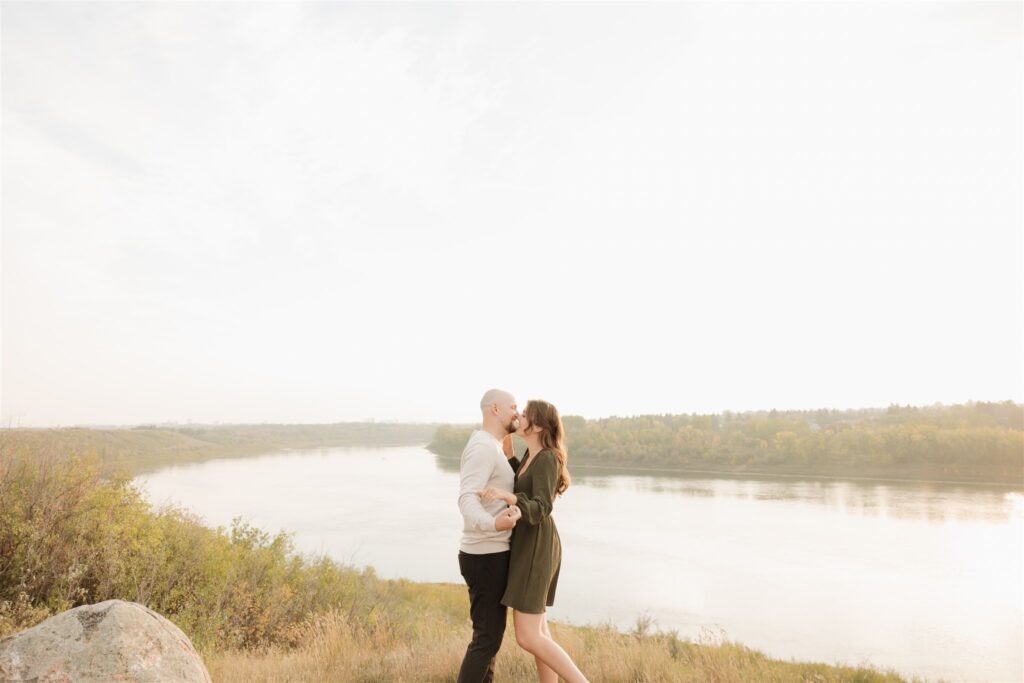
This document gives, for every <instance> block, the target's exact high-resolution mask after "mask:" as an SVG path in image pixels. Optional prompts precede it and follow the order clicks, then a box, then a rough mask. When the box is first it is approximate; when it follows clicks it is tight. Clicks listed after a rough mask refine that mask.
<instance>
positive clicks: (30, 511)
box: [0, 435, 903, 683]
mask: <svg viewBox="0 0 1024 683" xmlns="http://www.w3.org/2000/svg"><path fill="white" fill-rule="evenodd" d="M93 436H95V437H96V438H97V439H101V440H102V436H97V435H93ZM0 446H2V448H0V499H2V500H3V501H4V505H3V506H2V507H0V551H2V552H0V637H3V636H4V635H8V634H10V633H14V632H17V631H19V630H22V629H24V628H29V627H31V626H33V625H35V624H37V623H39V622H41V621H42V620H44V619H45V618H47V617H48V616H50V615H52V614H56V613H58V612H61V611H64V610H65V609H69V608H71V607H74V606H77V605H81V604H91V603H96V602H101V601H103V600H107V599H112V598H118V599H122V600H130V601H133V602H140V603H143V604H146V605H147V606H149V607H151V608H152V609H154V610H156V611H158V612H159V613H161V614H163V615H165V616H166V617H167V618H169V619H171V620H172V621H174V622H175V623H176V624H177V625H178V626H179V627H180V628H182V630H183V631H185V633H186V634H187V635H188V636H189V637H190V638H191V639H192V642H193V643H194V644H195V645H196V647H197V649H198V650H199V651H200V652H201V653H202V654H203V656H204V659H205V660H206V661H207V665H208V667H209V669H210V671H211V673H212V674H213V676H214V678H215V680H218V681H236V680H237V681H242V680H245V681H246V682H247V683H248V682H249V681H271V680H273V681H278V680H337V681H365V680H388V681H430V680H436V681H442V680H451V679H452V678H454V675H455V671H457V668H458V663H459V661H460V660H461V655H462V651H463V650H464V648H465V644H466V643H467V642H468V640H469V637H470V624H469V620H468V609H467V598H466V593H465V588H464V587H463V586H458V585H452V584H418V583H413V582H409V581H402V580H383V579H380V578H378V577H377V576H376V575H375V573H374V572H373V570H372V569H366V570H357V569H354V568H351V567H347V566H345V565H342V564H340V563H338V562H335V561H333V560H331V559H330V558H327V557H324V556H320V557H312V556H302V555H299V554H297V553H295V552H294V550H293V546H292V544H291V540H290V536H289V535H288V534H284V533H281V534H278V535H276V536H271V535H270V534H268V533H266V532H263V531H261V530H260V529H257V528H254V527H252V526H249V525H247V524H245V523H244V522H242V521H241V520H236V521H235V523H234V524H232V526H231V528H230V529H224V528H217V529H211V528H208V527H205V526H203V525H202V524H201V523H200V522H199V520H198V519H197V518H196V517H195V516H194V515H192V514H191V513H190V512H189V511H187V510H183V509H179V508H174V507H165V508H161V509H153V508H152V507H150V505H149V504H148V503H147V502H146V501H145V499H144V497H143V496H142V495H141V494H140V492H139V491H138V490H137V489H136V488H135V487H134V486H133V485H132V484H131V481H130V479H128V478H126V477H125V476H123V472H120V473H119V472H118V471H117V469H116V468H112V462H104V461H102V460H101V459H99V458H98V456H97V455H96V454H95V453H93V454H84V455H74V454H65V453H63V452H62V451H60V449H59V448H57V449H50V450H45V451H42V450H33V449H31V448H28V447H26V446H25V443H24V442H21V444H20V446H19V447H18V448H11V447H10V443H9V440H7V439H4V440H3V443H0ZM114 450H116V449H114ZM44 502H45V504H42V503H44ZM553 631H554V633H555V634H556V636H557V637H558V638H559V639H560V640H561V641H562V642H563V644H564V645H565V646H566V647H567V649H569V650H570V652H571V653H572V654H573V656H574V657H575V658H576V660H577V661H578V662H579V663H580V665H581V666H582V667H583V668H584V670H585V671H587V673H588V674H590V675H591V677H592V679H593V680H600V681H637V680H644V681H687V680H717V681H751V680H814V681H899V680H903V679H902V678H900V677H899V676H898V675H896V674H895V673H893V672H883V671H879V670H876V669H872V668H870V667H868V666H862V667H857V668H852V667H849V668H848V667H842V666H832V665H828V664H818V663H809V662H785V661H781V660H776V659H771V658H769V657H767V656H765V655H763V654H761V653H758V652H755V651H752V650H749V649H747V648H745V647H743V646H741V645H738V644H735V643H729V642H715V641H711V640H709V641H707V642H692V641H690V640H686V639H681V638H679V637H678V636H677V635H676V634H674V633H653V632H650V624H645V623H644V622H638V624H637V628H636V629H635V632H634V633H621V632H617V631H615V630H613V629H611V628H601V627H575V626H568V625H563V624H554V625H553ZM511 633H512V632H511V630H510V631H509V636H508V638H507V640H506V643H505V647H504V648H503V652H502V655H501V658H500V660H499V667H500V669H501V671H502V677H503V679H505V680H513V681H518V680H521V681H526V680H532V679H533V676H534V675H535V674H534V673H533V669H532V667H533V665H532V662H531V660H530V659H529V658H528V657H526V656H525V655H524V654H523V653H522V652H521V651H520V650H519V649H518V647H517V646H516V645H515V643H514V639H513V638H512V636H511Z"/></svg>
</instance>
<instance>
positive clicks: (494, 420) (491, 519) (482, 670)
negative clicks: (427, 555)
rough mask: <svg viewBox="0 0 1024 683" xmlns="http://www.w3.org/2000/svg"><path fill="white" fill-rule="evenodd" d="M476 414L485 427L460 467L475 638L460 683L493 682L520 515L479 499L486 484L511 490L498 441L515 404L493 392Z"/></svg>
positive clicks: (509, 429) (462, 565) (463, 564)
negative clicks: (511, 546) (480, 415)
mask: <svg viewBox="0 0 1024 683" xmlns="http://www.w3.org/2000/svg"><path fill="white" fill-rule="evenodd" d="M480 410H481V412H482V413H483V428H482V429H477V430H475V431H474V432H473V433H472V434H471V435H470V437H469V441H468V442H467V443H466V448H465V450H463V451H462V462H461V464H460V465H459V510H460V511H461V512H462V520H463V526H462V543H461V545H460V548H459V570H460V571H461V572H462V578H464V579H465V580H466V584H467V585H468V586H469V614H470V617H471V618H472V620H473V640H471V641H470V643H469V647H467V648H466V656H465V658H463V660H462V667H461V668H460V669H459V683H482V682H485V683H490V682H491V681H493V680H494V660H495V657H497V655H498V649H499V648H501V639H502V638H503V637H504V635H505V621H506V614H507V608H506V607H505V606H504V605H502V604H501V597H502V595H504V593H505V584H506V583H507V582H508V558H509V540H510V539H511V537H512V528H513V527H514V526H515V525H516V520H518V519H519V518H520V517H521V516H522V513H521V512H520V510H519V508H518V507H516V506H515V505H513V506H511V507H508V506H507V505H506V504H505V503H504V502H503V501H500V500H494V501H491V502H489V503H482V502H481V501H480V496H479V492H480V491H483V490H484V489H486V488H487V487H488V486H493V487H495V488H498V489H501V490H503V491H509V492H511V491H512V485H513V482H514V474H513V472H512V467H511V466H510V465H509V464H508V457H509V456H507V455H506V452H505V451H503V449H502V442H503V441H506V440H509V441H510V440H511V438H512V436H511V435H512V433H513V432H514V431H515V430H516V429H518V427H519V411H518V409H517V408H516V400H515V398H514V397H513V396H512V394H510V393H508V392H507V391H502V390H500V389H491V390H490V391H488V392H487V393H486V394H484V396H483V398H482V399H481V400H480ZM506 450H507V452H508V453H511V452H512V449H511V448H507V449H506Z"/></svg>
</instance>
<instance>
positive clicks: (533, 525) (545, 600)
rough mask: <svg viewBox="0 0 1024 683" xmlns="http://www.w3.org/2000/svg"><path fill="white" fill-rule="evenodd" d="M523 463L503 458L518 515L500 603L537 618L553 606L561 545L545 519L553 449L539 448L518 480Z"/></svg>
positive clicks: (553, 478) (554, 470)
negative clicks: (512, 478)
mask: <svg viewBox="0 0 1024 683" xmlns="http://www.w3.org/2000/svg"><path fill="white" fill-rule="evenodd" d="M526 459H527V454H524V455H523V457H522V460H521V461H520V459H519V458H510V459H509V464H510V465H511V466H512V469H513V470H514V471H515V473H516V478H515V486H514V487H513V489H512V492H513V493H514V494H515V495H516V505H518V506H519V509H520V510H522V512H523V516H522V518H520V520H519V521H518V522H517V523H516V526H515V528H514V529H513V530H512V542H511V551H512V552H511V556H510V557H509V564H508V586H507V588H506V589H505V595H504V596H503V597H502V598H501V604H503V605H505V606H507V607H511V608H512V609H516V610H519V611H520V612H527V613H529V614H541V613H542V612H544V608H545V606H547V607H550V606H551V605H554V604H555V587H556V586H557V585H558V570H559V569H560V568H561V566H562V542H561V540H559V538H558V529H556V528H555V520H553V519H551V508H552V506H553V505H554V502H555V488H556V487H557V486H558V473H559V465H558V457H557V456H556V455H555V453H554V451H549V450H543V451H541V452H540V453H537V455H535V456H534V458H533V460H532V461H531V462H530V463H529V466H528V467H527V468H526V471H525V472H524V473H523V476H519V470H520V468H521V466H522V465H523V464H525V462H526Z"/></svg>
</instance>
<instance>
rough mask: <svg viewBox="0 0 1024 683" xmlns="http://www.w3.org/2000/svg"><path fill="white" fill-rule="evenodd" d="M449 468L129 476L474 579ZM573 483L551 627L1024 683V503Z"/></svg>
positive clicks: (368, 554) (1009, 494)
mask: <svg viewBox="0 0 1024 683" xmlns="http://www.w3.org/2000/svg"><path fill="white" fill-rule="evenodd" d="M456 470H457V462H454V463H453V462H451V461H445V460H443V459H440V458H437V457H436V456H434V455H433V454H431V453H429V452H428V451H426V450H425V449H424V448H420V447H401V448H321V449H311V450H302V451H287V452H277V453H269V454H266V455H260V456H254V457H246V458H230V459H219V460H210V461H206V462H202V463H195V464H187V465H181V466H172V467H168V468H165V469H162V470H159V471H156V472H153V473H149V474H146V475H142V476H140V477H138V478H137V479H136V482H137V483H138V484H140V486H141V487H142V488H143V489H144V490H145V491H146V492H147V494H148V496H149V498H150V500H151V502H153V503H154V504H158V505H159V504H161V503H165V502H170V503H175V504H180V505H182V506H184V507H186V508H189V509H190V510H192V511H193V512H196V513H198V514H199V515H201V516H202V517H203V518H204V520H205V521H206V523H207V524H209V525H210V526H225V527H227V526H230V523H231V520H232V518H233V517H236V516H239V515H240V516H242V517H243V518H244V519H245V520H246V521H248V522H250V523H252V524H254V525H256V526H259V527H261V528H263V529H264V530H267V531H271V532H276V531H278V530H282V529H283V530H286V531H289V532H294V537H293V540H294V543H295V547H296V548H297V549H298V550H299V551H302V552H307V553H317V554H319V553H326V554H328V555H330V556H331V557H333V558H335V559H337V560H339V561H341V562H345V563H348V564H353V565H357V566H362V565H370V566H372V567H374V569H375V570H376V572H377V574H378V575H379V576H382V577H385V578H399V577H401V578H407V579H412V580H414V581H427V582H452V583H462V578H461V576H460V575H459V570H458V563H457V559H456V558H457V553H458V543H459V535H460V529H461V517H460V515H459V512H458V507H457V504H456V498H457V491H458V472H457V471H456ZM573 477H574V479H573V485H572V487H571V488H570V489H569V490H568V491H567V492H566V494H565V495H564V496H563V497H562V498H560V499H558V500H557V501H556V503H555V510H554V518H555V521H556V524H557V525H558V529H559V533H560V535H561V538H562V546H563V564H562V570H561V575H560V578H559V584H558V595H557V598H556V601H555V603H556V604H555V606H554V607H552V608H550V610H549V617H550V618H551V619H554V620H559V621H564V622H569V623H573V624H588V623H591V624H596V623H609V622H610V623H612V624H614V625H615V626H617V627H619V628H621V629H624V630H630V629H632V628H634V627H635V626H636V625H637V620H638V619H645V620H652V624H653V626H652V628H654V629H661V630H669V629H675V630H677V631H678V632H679V635H680V636H683V637H689V638H691V639H693V640H701V639H705V640H708V639H714V638H719V639H720V638H723V637H724V638H726V639H728V640H733V641H738V642H741V643H743V644H744V645H747V646H749V647H752V648H755V649H758V650H761V651H763V652H766V653H768V654H770V655H771V656H773V657H779V658H783V659H790V658H792V659H797V660H809V661H810V660H813V661H824V662H827V663H832V664H834V663H842V664H850V665H857V664H869V665H871V666H875V667H880V668H892V669H895V670H896V671H898V672H899V673H900V674H902V675H904V676H908V677H909V676H919V677H922V678H926V679H928V680H934V679H937V678H939V677H943V678H946V679H947V680H953V681H959V680H967V681H1022V680H1024V589H1022V583H1024V528H1022V527H1024V496H1022V495H1021V492H1020V491H1016V490H1011V489H997V488H992V487H983V486H973V485H950V484H923V483H922V484H911V483H893V482H881V481H880V482H870V481H858V482H855V483H851V482H846V481H833V480H800V479H799V478H777V479H770V478H760V479H749V478H746V479H744V478H738V477H728V476H717V475H700V476H695V475H687V476H666V475H665V474H663V473H655V472H629V471H603V470H593V469H588V468H584V467H574V468H573ZM467 615H468V602H467ZM510 642H513V643H514V641H510Z"/></svg>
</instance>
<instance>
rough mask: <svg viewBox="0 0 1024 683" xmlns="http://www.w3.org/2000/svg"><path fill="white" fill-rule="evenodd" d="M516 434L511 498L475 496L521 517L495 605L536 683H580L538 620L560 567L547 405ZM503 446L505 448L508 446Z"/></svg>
mask: <svg viewBox="0 0 1024 683" xmlns="http://www.w3.org/2000/svg"><path fill="white" fill-rule="evenodd" d="M516 434H518V435H519V436H520V437H522V439H523V440H524V441H525V442H526V446H527V449H528V450H527V452H526V453H524V454H523V459H522V462H520V459H519V458H515V457H510V458H509V464H510V465H511V466H512V469H513V471H515V485H514V487H513V492H512V493H507V492H505V491H501V490H499V489H496V488H488V489H487V490H485V491H482V492H481V493H480V496H481V499H482V500H483V501H484V502H489V501H492V500H498V499H500V500H504V501H505V502H506V503H508V504H509V505H510V506H511V505H518V506H519V509H520V511H521V512H522V518H521V519H520V520H519V522H518V523H517V524H516V527H515V529H513V531H512V542H511V548H510V549H511V551H512V552H511V555H510V558H509V568H508V586H507V588H506V590H505V595H504V596H503V597H502V599H501V604H503V605H505V606H507V607H511V608H512V623H513V625H514V626H515V629H516V641H517V642H518V643H519V645H520V647H522V648H523V649H524V650H526V651H527V652H529V653H530V654H532V655H533V658H534V660H535V661H536V662H537V676H538V678H539V679H540V682H541V683H558V677H559V676H561V677H562V678H563V679H564V680H565V681H567V682H568V683H586V681H587V679H586V677H585V676H584V675H583V674H582V672H580V670H579V668H577V666H576V665H575V664H574V663H573V661H572V658H571V657H569V655H568V654H566V652H565V650H563V649H562V648H561V647H560V646H559V645H558V643H556V642H555V641H554V640H552V638H551V632H550V631H549V630H548V624H547V619H546V618H545V614H544V611H545V610H544V608H545V607H550V606H552V605H553V604H554V600H555V588H556V586H557V585H558V570H559V569H560V568H561V565H562V543H561V541H560V540H559V538H558V529H556V528H555V521H554V520H553V519H552V518H551V508H552V506H553V505H554V502H555V496H560V495H562V494H563V493H565V490H566V489H567V488H569V470H568V468H567V467H566V460H567V459H568V453H567V451H566V450H565V445H564V444H563V439H564V435H565V430H564V429H563V428H562V418H561V417H559V415H558V410H557V409H556V408H555V407H554V406H553V405H551V404H550V403H547V402H546V401H530V402H528V403H527V404H526V409H525V410H523V414H522V415H521V417H520V420H519V429H518V430H516ZM508 443H509V445H508V448H511V440H508ZM510 453H511V451H509V453H508V454H510Z"/></svg>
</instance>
